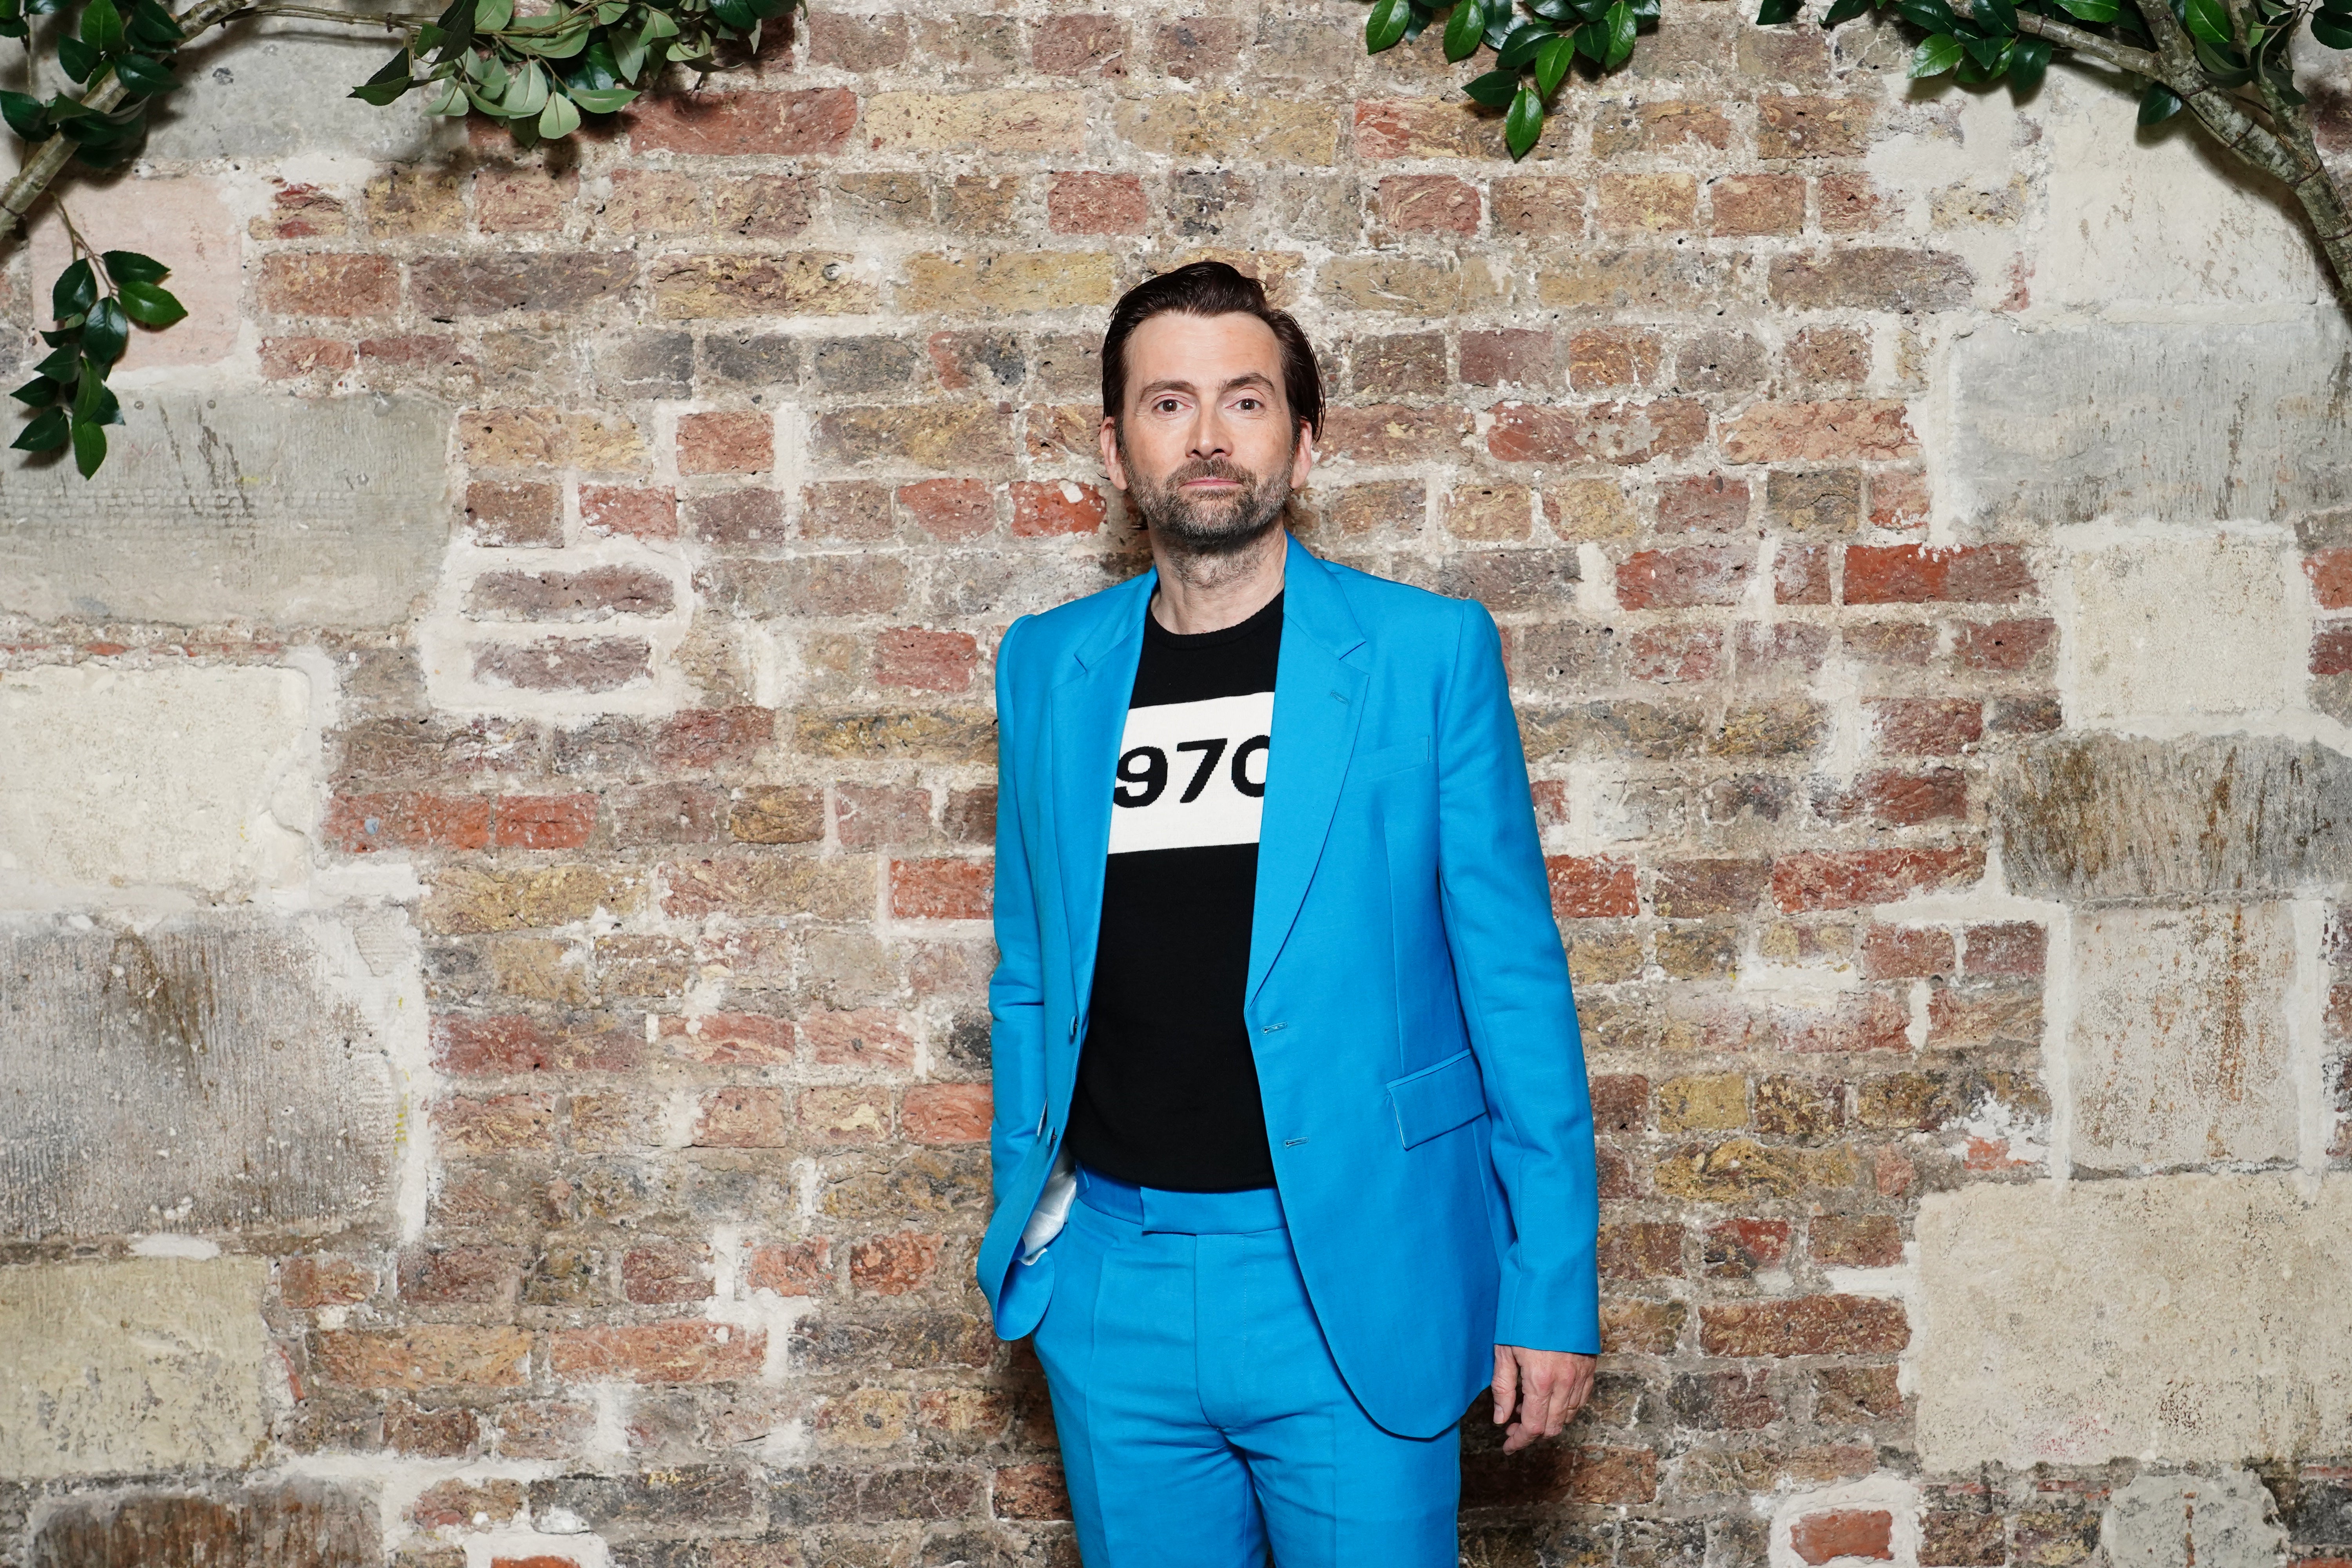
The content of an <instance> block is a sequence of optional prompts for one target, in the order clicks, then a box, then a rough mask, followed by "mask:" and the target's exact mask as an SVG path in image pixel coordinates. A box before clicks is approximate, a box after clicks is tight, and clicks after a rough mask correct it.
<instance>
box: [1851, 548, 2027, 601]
mask: <svg viewBox="0 0 2352 1568" xmlns="http://www.w3.org/2000/svg"><path fill="white" fill-rule="evenodd" d="M2032 592H2033V575H2032V572H2031V571H2030V570H2029V569H2028V567H2027V566H2026V563H2025V552H2024V550H2023V549H2022V548H2021V546H2018V545H2014V544H1977V545H1958V546H1954V547H1951V548H1947V549H1936V548H1933V547H1931V546H1928V545H1924V544H1851V545H1848V546H1847V547H1846V552H1845V602H1846V603H1847V604H1849V605H1921V604H1929V603H1935V602H1938V601H1957V602H1961V603H1970V604H2011V603H2014V602H2015V601H2017V600H2019V599H2021V598H2024V597H2027V596H2028V595H2031V594H2032Z"/></svg>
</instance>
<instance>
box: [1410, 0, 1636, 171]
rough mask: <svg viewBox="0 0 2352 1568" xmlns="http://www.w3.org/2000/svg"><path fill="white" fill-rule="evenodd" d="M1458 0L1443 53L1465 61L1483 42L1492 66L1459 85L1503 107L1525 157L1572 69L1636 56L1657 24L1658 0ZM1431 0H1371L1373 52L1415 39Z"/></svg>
mask: <svg viewBox="0 0 2352 1568" xmlns="http://www.w3.org/2000/svg"><path fill="white" fill-rule="evenodd" d="M1520 4H1521V5H1524V6H1525V7H1526V9H1527V13H1528V19H1525V20H1521V19H1519V18H1518V16H1517V12H1516V11H1515V9H1514V7H1513V4H1512V0H1455V3H1454V8H1453V10H1452V11H1451V12H1450V13H1449V14H1448V15H1447V16H1446V19H1445V35H1444V40H1445V58H1447V59H1449V60H1464V59H1467V58H1470V57H1471V56H1472V55H1475V54H1476V53H1477V52H1478V50H1479V48H1480V47H1481V46H1484V47H1486V48H1489V49H1492V50H1494V51H1495V68H1494V69H1493V70H1490V71H1488V72H1486V74H1485V75H1484V76H1480V77H1476V78H1474V79H1472V80H1471V81H1470V82H1468V83H1467V84H1466V85H1465V86H1464V88H1463V89H1462V90H1463V91H1464V92H1465V93H1467V94H1468V95H1469V96H1470V98H1471V99H1472V100H1473V101H1475V102H1476V103H1478V104H1480V105H1482V106H1484V107H1486V108H1487V109H1499V110H1503V111H1504V112H1503V144H1504V145H1505V146H1506V147H1507V148H1508V149H1509V150H1510V153H1511V156H1512V158H1513V159H1514V160H1517V159H1520V158H1524V157H1526V156H1527V155H1528V153H1529V152H1531V151H1533V150H1534V148H1535V144H1536V143H1537V142H1538V141H1539V140H1541V139H1542V137H1543V126H1544V115H1545V113H1546V112H1547V111H1548V110H1549V105H1550V103H1551V100H1553V98H1554V97H1556V96H1557V95H1558V93H1559V87H1560V83H1562V82H1564V81H1566V80H1567V79H1568V77H1569V73H1570V70H1571V69H1574V70H1578V71H1580V72H1582V73H1583V74H1585V75H1587V76H1592V77H1598V76H1601V75H1605V74H1606V73H1608V72H1610V71H1613V70H1615V69H1617V68H1619V67H1620V66H1622V65H1623V64H1624V63H1625V62H1626V61H1627V60H1629V59H1632V58H1633V39H1634V36H1635V34H1636V33H1638V32H1639V31H1641V30H1642V29H1643V28H1645V27H1655V26H1657V23H1658V0H1520ZM1436 14H1437V11H1436V7H1435V6H1434V5H1431V4H1429V3H1428V0H1373V4H1372V11H1371V15H1370V16H1367V17H1366V18H1365V19H1364V48H1365V51H1366V52H1367V53H1369V54H1375V55H1376V54H1379V53H1380V52H1381V50H1383V49H1390V48H1394V47H1396V46H1397V45H1398V44H1399V43H1402V42H1403V41H1404V40H1406V39H1408V38H1417V37H1420V36H1421V34H1422V32H1423V29H1424V28H1426V27H1427V26H1429V24H1430V23H1431V22H1432V21H1433V20H1434V19H1435V17H1436Z"/></svg>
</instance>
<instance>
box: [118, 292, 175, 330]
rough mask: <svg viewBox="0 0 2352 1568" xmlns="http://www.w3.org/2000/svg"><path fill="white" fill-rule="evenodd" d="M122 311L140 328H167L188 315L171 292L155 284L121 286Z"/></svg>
mask: <svg viewBox="0 0 2352 1568" xmlns="http://www.w3.org/2000/svg"><path fill="white" fill-rule="evenodd" d="M121 299H122V310H123V314H125V315H127V316H129V317H130V318H131V320H132V321H136V322H138V323H139V324H140V325H141V326H142V327H168V326H170V325H171V324H172V323H173V322H174V321H178V320H179V319H180V318H181V317H183V316H184V315H186V314H187V313H188V310H187V307H186V306H184V305H183V304H181V303H180V301H179V300H177V299H176V298H174V297H173V294H172V291H171V290H170V289H165V288H164V287H163V286H162V285H161V284H157V283H125V284H124V285H122V294H121Z"/></svg>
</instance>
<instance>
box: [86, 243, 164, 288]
mask: <svg viewBox="0 0 2352 1568" xmlns="http://www.w3.org/2000/svg"><path fill="white" fill-rule="evenodd" d="M99 260H100V261H101V262H103V263H105V265H106V275H107V276H108V277H110V278H111V279H114V280H115V281H116V282H117V283H161V282H162V281H163V279H166V278H169V277H170V276H171V275H172V269H171V268H168V267H166V266H164V265H163V263H162V262H160V261H158V260H156V259H155V258H153V257H152V256H142V255H140V254H139V253H138V252H137V251H135V250H110V251H108V252H107V253H106V254H105V255H103V256H100V258H99Z"/></svg>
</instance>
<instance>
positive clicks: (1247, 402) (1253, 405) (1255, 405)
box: [1241, 397, 1265, 414]
mask: <svg viewBox="0 0 2352 1568" xmlns="http://www.w3.org/2000/svg"><path fill="white" fill-rule="evenodd" d="M1241 406H1242V407H1243V408H1245V409H1247V410H1248V411H1249V412H1250V413H1252V414H1255V413H1256V412H1257V411H1258V410H1259V409H1261V408H1263V407H1265V404H1263V403H1261V402H1259V401H1258V400H1257V399H1256V398H1255V397H1244V398H1243V399H1242V400H1241Z"/></svg>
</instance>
